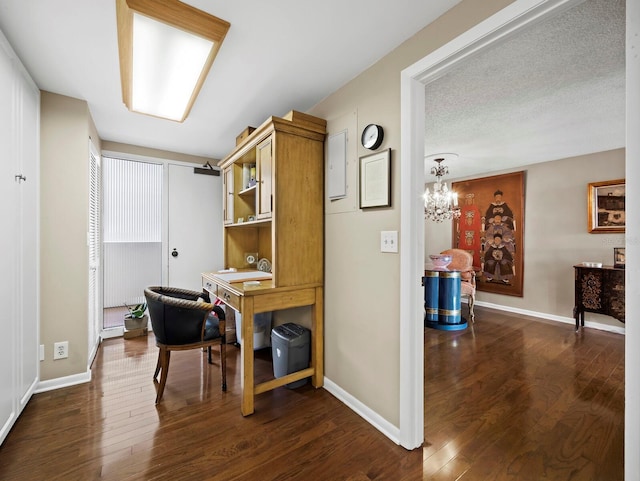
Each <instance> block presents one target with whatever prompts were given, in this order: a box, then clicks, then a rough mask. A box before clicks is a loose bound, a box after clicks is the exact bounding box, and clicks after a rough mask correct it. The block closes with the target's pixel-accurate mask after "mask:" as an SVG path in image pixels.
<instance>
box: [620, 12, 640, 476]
mask: <svg viewBox="0 0 640 481" xmlns="http://www.w3.org/2000/svg"><path fill="white" fill-rule="evenodd" d="M626 16H627V23H626V52H625V56H626V61H625V65H626V80H625V84H626V87H625V88H626V106H627V109H626V137H627V146H626V159H625V160H626V162H625V170H626V173H625V175H626V182H627V184H628V185H629V186H630V188H629V189H628V190H629V193H628V194H627V201H626V202H627V203H626V207H627V215H628V217H627V218H628V219H630V221H629V224H628V225H627V227H626V240H625V247H626V251H625V254H626V260H627V266H626V270H625V285H626V294H625V303H626V306H625V310H626V312H627V318H628V319H629V322H628V324H627V326H626V336H625V385H624V387H625V391H624V395H625V411H624V460H625V461H624V475H625V479H629V480H631V479H638V473H640V456H638V451H640V410H638V406H639V405H640V376H638V372H637V371H638V365H640V349H638V343H639V342H640V327H639V326H638V323H637V316H636V313H637V312H638V310H640V282H639V281H638V279H639V278H640V262H639V261H638V259H639V258H640V242H638V239H640V223H638V219H640V215H638V210H639V209H640V208H639V207H638V204H639V203H640V191H639V190H638V184H639V183H640V163H639V162H638V157H640V138H639V137H638V131H639V130H640V89H638V85H640V56H638V51H640V2H638V1H637V0H627V1H626ZM631 313H633V315H632V314H631Z"/></svg>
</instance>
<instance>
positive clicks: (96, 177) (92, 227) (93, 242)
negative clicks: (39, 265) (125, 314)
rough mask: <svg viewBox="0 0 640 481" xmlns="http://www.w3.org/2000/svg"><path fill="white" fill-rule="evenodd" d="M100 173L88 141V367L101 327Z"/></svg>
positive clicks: (94, 151) (94, 352) (92, 148)
mask: <svg viewBox="0 0 640 481" xmlns="http://www.w3.org/2000/svg"><path fill="white" fill-rule="evenodd" d="M101 195H102V194H101V173H100V154H98V152H97V150H96V148H95V147H94V145H93V143H92V142H91V141H89V236H88V237H89V312H88V316H87V318H88V323H89V326H88V328H89V329H88V331H89V339H88V342H89V351H88V352H89V365H91V363H92V361H93V357H94V356H95V354H96V352H97V350H98V345H99V344H100V326H102V316H101V313H102V286H101V283H100V279H102V271H101V269H100V257H101V252H100V250H101V249H100V246H101V245H102V239H101V235H100V232H101V222H100V200H101Z"/></svg>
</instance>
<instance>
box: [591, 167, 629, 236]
mask: <svg viewBox="0 0 640 481" xmlns="http://www.w3.org/2000/svg"><path fill="white" fill-rule="evenodd" d="M625 192H626V189H625V181H624V179H618V180H607V181H605V182H593V183H591V184H589V187H588V197H589V204H588V209H589V232H590V233H592V234H602V233H619V232H624V231H625V226H626V216H625V207H624V205H625Z"/></svg>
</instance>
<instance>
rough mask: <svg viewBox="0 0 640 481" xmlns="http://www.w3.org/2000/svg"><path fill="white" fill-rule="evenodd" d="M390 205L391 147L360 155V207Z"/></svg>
mask: <svg viewBox="0 0 640 481" xmlns="http://www.w3.org/2000/svg"><path fill="white" fill-rule="evenodd" d="M390 206H391V149H388V150H385V151H383V152H378V153H376V154H370V155H365V156H364V157H360V208H361V209H367V208H370V207H390Z"/></svg>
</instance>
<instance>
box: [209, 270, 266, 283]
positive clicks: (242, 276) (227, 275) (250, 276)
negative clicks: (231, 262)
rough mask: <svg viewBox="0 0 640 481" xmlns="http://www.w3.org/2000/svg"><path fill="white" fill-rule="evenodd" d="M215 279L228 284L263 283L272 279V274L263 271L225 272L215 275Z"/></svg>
mask: <svg viewBox="0 0 640 481" xmlns="http://www.w3.org/2000/svg"><path fill="white" fill-rule="evenodd" d="M213 276H214V277H216V278H218V279H220V280H222V281H224V282H228V283H233V282H245V281H261V280H266V279H271V278H272V275H271V272H262V271H240V272H224V273H218V272H216V273H214V274H213Z"/></svg>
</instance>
